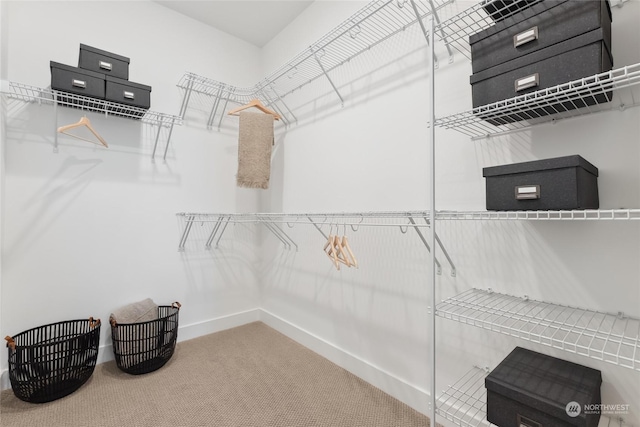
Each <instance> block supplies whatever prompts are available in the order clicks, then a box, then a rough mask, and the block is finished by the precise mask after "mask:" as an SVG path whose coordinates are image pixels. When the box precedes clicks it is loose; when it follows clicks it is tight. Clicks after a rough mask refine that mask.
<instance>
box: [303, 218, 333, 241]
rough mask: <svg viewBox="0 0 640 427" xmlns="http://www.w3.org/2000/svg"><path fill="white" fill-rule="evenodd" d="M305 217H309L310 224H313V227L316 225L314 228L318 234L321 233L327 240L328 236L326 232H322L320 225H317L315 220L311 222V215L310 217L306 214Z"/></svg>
mask: <svg viewBox="0 0 640 427" xmlns="http://www.w3.org/2000/svg"><path fill="white" fill-rule="evenodd" d="M307 218H308V219H309V221H310V222H311V224H313V226H314V227H316V230H318V232H319V233H320V234H322V237H324V238H325V240H329V237H328V236H327V235H326V234H324V231H322V228H320V226H319V225H318V224H316V223H315V222H313V220H312V219H311V217H310V216H307Z"/></svg>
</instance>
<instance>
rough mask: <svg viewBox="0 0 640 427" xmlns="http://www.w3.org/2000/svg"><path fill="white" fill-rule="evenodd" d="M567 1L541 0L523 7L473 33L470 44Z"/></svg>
mask: <svg viewBox="0 0 640 427" xmlns="http://www.w3.org/2000/svg"><path fill="white" fill-rule="evenodd" d="M567 1H569V0H545V1H542V0H539V1H538V2H536V3H533V4H530V5H528V6H527V7H526V8H525V9H522V10H520V11H519V12H517V13H515V14H513V15H511V16H509V17H507V18H504V19H502V20H500V21H498V22H496V23H495V24H494V25H492V26H490V27H489V28H486V29H484V30H482V31H478V32H477V33H474V34H471V35H470V36H469V44H475V43H478V42H479V41H480V40H482V39H485V38H487V37H491V36H493V35H494V34H496V33H499V32H500V31H503V30H505V29H506V28H509V27H512V26H514V25H516V24H518V23H520V22H522V21H525V20H527V19H530V18H531V17H533V16H536V15H538V14H540V13H542V12H546V11H547V10H549V9H552V8H554V7H556V6H558V5H560V4H562V3H565V2H567Z"/></svg>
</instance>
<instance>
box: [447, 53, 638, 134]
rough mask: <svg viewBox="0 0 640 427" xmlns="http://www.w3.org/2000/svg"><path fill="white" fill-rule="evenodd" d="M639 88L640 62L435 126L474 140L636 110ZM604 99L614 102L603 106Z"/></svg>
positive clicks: (456, 115)
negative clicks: (601, 114)
mask: <svg viewBox="0 0 640 427" xmlns="http://www.w3.org/2000/svg"><path fill="white" fill-rule="evenodd" d="M638 85H640V63H639V64H632V65H628V66H626V67H621V68H617V69H613V70H611V71H607V72H604V73H600V74H596V75H594V76H591V77H585V78H582V79H578V80H574V81H571V82H568V83H563V84H560V85H557V86H554V87H551V88H546V89H541V90H538V91H535V92H531V93H528V94H525V95H521V96H517V97H514V98H510V99H506V100H502V101H498V102H495V103H493V104H488V105H484V106H481V107H477V108H474V109H472V110H469V111H465V112H462V113H456V114H453V115H450V116H447V117H442V118H438V119H436V121H435V126H436V127H442V128H445V129H453V130H456V131H458V132H460V133H463V134H465V135H467V136H469V137H471V138H472V139H478V138H486V137H489V136H495V135H500V134H505V133H509V132H513V131H519V130H524V129H528V128H530V127H531V126H534V125H537V124H541V123H545V122H549V121H558V120H562V119H567V118H572V117H577V116H583V115H587V114H595V113H600V112H604V111H611V110H616V109H619V110H624V109H626V108H632V107H637V106H638V105H640V90H639V88H640V87H639V86H638ZM623 89H624V90H623ZM614 94H615V96H616V97H617V99H615V97H614ZM605 99H606V100H609V101H612V102H604V103H602V101H603V100H605Z"/></svg>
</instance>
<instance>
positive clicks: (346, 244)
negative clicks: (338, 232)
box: [340, 236, 358, 268]
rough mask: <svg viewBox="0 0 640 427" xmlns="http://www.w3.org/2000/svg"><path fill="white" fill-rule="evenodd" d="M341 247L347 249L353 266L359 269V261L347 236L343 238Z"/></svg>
mask: <svg viewBox="0 0 640 427" xmlns="http://www.w3.org/2000/svg"><path fill="white" fill-rule="evenodd" d="M340 245H341V246H342V247H343V248H345V249H346V252H347V253H348V254H349V259H350V261H351V265H353V266H354V267H355V268H358V260H357V259H356V257H355V256H354V255H353V251H352V250H351V246H349V241H348V240H347V236H342V241H341V242H340Z"/></svg>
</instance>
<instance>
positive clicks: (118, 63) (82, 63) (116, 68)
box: [78, 44, 129, 80]
mask: <svg viewBox="0 0 640 427" xmlns="http://www.w3.org/2000/svg"><path fill="white" fill-rule="evenodd" d="M78 66H79V67H80V68H84V69H85V70H90V71H95V72H97V73H102V74H105V75H107V76H113V77H117V78H120V79H125V80H126V79H128V78H129V58H127V57H126V56H122V55H117V54H115V53H111V52H107V51H106V50H102V49H97V48H95V47H91V46H87V45H86V44H80V58H79V60H78Z"/></svg>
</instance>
